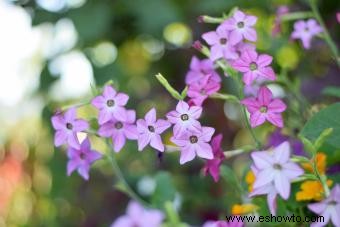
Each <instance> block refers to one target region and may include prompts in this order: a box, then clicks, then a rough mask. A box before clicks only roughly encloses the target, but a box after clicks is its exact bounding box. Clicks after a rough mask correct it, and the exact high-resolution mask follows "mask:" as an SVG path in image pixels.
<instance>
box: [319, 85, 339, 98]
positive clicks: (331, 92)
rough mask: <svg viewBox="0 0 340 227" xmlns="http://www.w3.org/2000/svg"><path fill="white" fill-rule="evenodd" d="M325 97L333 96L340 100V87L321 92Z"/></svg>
mask: <svg viewBox="0 0 340 227" xmlns="http://www.w3.org/2000/svg"><path fill="white" fill-rule="evenodd" d="M321 93H322V94H323V95H327V96H333V97H336V98H340V87H333V86H330V87H326V88H324V89H323V90H322V92H321Z"/></svg>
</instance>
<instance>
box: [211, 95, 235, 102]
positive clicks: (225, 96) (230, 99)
mask: <svg viewBox="0 0 340 227" xmlns="http://www.w3.org/2000/svg"><path fill="white" fill-rule="evenodd" d="M209 97H210V98H214V99H223V100H227V101H231V102H236V103H239V102H240V100H239V99H238V98H237V97H236V96H234V95H228V94H222V93H214V94H211V95H210V96H209Z"/></svg>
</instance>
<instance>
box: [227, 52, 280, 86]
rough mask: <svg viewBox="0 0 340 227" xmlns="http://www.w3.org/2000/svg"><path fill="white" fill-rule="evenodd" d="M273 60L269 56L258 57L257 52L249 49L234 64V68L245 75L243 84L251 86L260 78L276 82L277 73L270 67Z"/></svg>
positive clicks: (261, 55)
mask: <svg viewBox="0 0 340 227" xmlns="http://www.w3.org/2000/svg"><path fill="white" fill-rule="evenodd" d="M272 60H273V58H272V57H271V56H269V55H267V54H260V55H258V54H257V52H256V51H254V50H251V49H247V50H245V51H244V52H243V53H242V54H241V56H240V58H238V59H236V60H235V61H233V63H232V67H233V68H234V69H236V70H237V71H240V72H242V73H243V82H244V83H245V84H246V85H250V84H251V83H252V82H253V81H254V80H256V79H257V78H258V77H264V78H265V79H266V80H275V79H276V76H275V72H274V70H273V69H272V68H271V67H270V66H269V65H270V63H271V62H272Z"/></svg>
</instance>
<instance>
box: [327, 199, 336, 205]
mask: <svg viewBox="0 0 340 227" xmlns="http://www.w3.org/2000/svg"><path fill="white" fill-rule="evenodd" d="M336 204H337V202H336V201H334V200H331V201H329V202H328V205H330V206H335V205H336Z"/></svg>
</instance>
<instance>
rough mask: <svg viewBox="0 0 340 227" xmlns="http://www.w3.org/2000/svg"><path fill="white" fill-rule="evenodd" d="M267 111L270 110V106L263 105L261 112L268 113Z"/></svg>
mask: <svg viewBox="0 0 340 227" xmlns="http://www.w3.org/2000/svg"><path fill="white" fill-rule="evenodd" d="M267 111H268V107H266V106H261V107H260V112H261V113H267Z"/></svg>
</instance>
